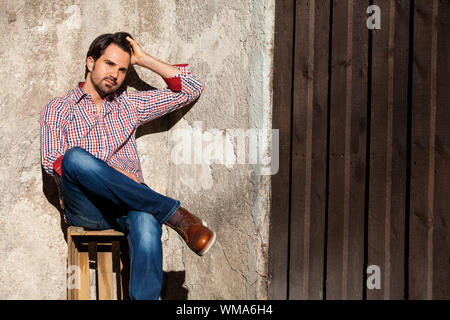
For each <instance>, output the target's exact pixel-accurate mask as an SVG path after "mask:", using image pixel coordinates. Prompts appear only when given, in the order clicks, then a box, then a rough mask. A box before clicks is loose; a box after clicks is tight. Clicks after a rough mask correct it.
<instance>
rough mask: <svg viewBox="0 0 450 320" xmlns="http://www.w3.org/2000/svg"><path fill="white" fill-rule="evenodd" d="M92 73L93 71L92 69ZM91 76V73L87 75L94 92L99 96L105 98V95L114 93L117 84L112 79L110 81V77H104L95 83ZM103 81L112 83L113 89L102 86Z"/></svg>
mask: <svg viewBox="0 0 450 320" xmlns="http://www.w3.org/2000/svg"><path fill="white" fill-rule="evenodd" d="M94 68H95V66H94ZM92 71H94V69H93V70H92ZM92 75H93V72H91V73H90V74H89V76H90V77H91V83H92V84H93V86H94V88H95V90H96V91H97V92H98V94H99V95H100V96H102V97H105V96H107V95H110V94H112V93H114V92H115V91H116V90H117V87H116V85H117V82H116V81H115V80H114V79H112V78H110V77H104V78H102V79H101V80H100V81H96V80H95V79H94V77H93V76H92ZM105 80H108V81H110V82H111V83H113V86H114V87H108V86H106V85H104V81H105Z"/></svg>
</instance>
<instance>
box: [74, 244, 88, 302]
mask: <svg viewBox="0 0 450 320" xmlns="http://www.w3.org/2000/svg"><path fill="white" fill-rule="evenodd" d="M75 239H76V241H77V244H78V246H77V247H78V266H79V267H80V289H79V290H78V300H90V298H91V291H90V282H89V253H88V248H87V246H86V245H84V244H83V243H82V242H81V241H80V239H79V237H76V238H75Z"/></svg>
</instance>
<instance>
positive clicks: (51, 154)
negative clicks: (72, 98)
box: [41, 99, 66, 175]
mask: <svg viewBox="0 0 450 320" xmlns="http://www.w3.org/2000/svg"><path fill="white" fill-rule="evenodd" d="M63 103H64V102H63V101H62V100H61V99H53V100H52V101H50V103H49V104H47V105H46V106H45V108H44V110H43V111H42V113H41V163H42V166H43V168H44V170H45V172H47V173H48V174H50V175H54V174H55V173H57V174H59V175H61V169H60V165H61V164H60V163H61V159H62V156H63V155H64V152H65V151H66V141H65V136H64V132H63V126H64V125H63V121H64V118H65V114H64V108H63Z"/></svg>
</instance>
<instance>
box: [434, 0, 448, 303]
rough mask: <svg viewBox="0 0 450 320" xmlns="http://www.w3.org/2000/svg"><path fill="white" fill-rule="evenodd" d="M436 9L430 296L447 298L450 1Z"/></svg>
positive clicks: (440, 4)
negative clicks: (434, 154)
mask: <svg viewBox="0 0 450 320" xmlns="http://www.w3.org/2000/svg"><path fill="white" fill-rule="evenodd" d="M438 12H439V18H438V19H437V24H438V25H437V37H438V38H437V50H438V52H437V71H436V142H435V143H436V149H435V152H436V158H435V161H436V162H435V170H436V179H435V188H434V190H435V195H434V201H435V202H434V209H433V210H434V226H433V228H434V231H435V232H434V234H433V243H434V252H433V266H434V270H433V299H440V300H450V290H449V287H450V213H449V208H450V165H449V163H450V130H449V124H450V112H449V109H450V107H449V106H450V90H449V81H448V75H449V74H450V33H449V30H450V1H441V2H439V8H438Z"/></svg>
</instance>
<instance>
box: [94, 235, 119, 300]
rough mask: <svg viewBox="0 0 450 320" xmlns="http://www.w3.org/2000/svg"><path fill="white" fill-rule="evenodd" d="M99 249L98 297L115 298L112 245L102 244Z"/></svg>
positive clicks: (104, 298)
mask: <svg viewBox="0 0 450 320" xmlns="http://www.w3.org/2000/svg"><path fill="white" fill-rule="evenodd" d="M97 249H98V250H97V259H98V267H97V272H98V299H99V300H114V298H115V290H114V283H113V261H112V259H113V255H112V245H109V243H108V244H102V245H99V246H98V248H97Z"/></svg>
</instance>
